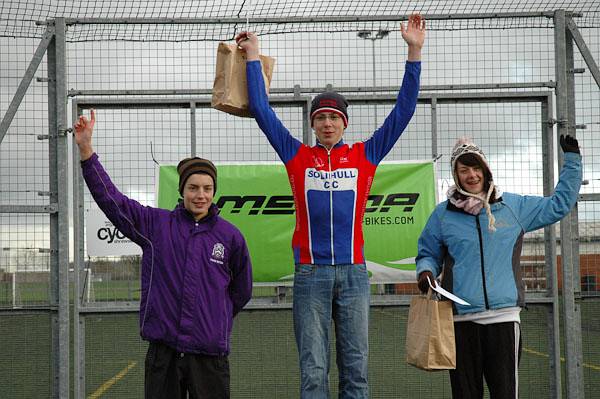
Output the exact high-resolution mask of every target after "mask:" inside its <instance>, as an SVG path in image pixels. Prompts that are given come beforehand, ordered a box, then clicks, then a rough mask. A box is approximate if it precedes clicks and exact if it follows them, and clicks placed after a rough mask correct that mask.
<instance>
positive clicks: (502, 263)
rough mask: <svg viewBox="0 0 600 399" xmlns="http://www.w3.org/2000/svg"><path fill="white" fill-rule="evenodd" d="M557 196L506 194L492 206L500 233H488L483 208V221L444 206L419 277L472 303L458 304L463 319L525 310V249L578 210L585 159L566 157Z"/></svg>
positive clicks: (428, 233) (433, 221)
mask: <svg viewBox="0 0 600 399" xmlns="http://www.w3.org/2000/svg"><path fill="white" fill-rule="evenodd" d="M564 155H565V157H564V159H565V162H564V166H563V168H562V170H561V172H560V177H559V181H558V184H557V185H556V188H555V191H554V194H553V195H551V196H549V197H538V196H522V195H517V194H511V193H503V194H502V197H501V198H500V199H499V201H497V202H495V203H493V204H491V210H492V213H493V215H494V217H495V218H496V223H495V226H496V231H495V232H491V231H489V230H488V228H487V226H488V218H487V215H486V213H485V210H484V209H482V210H481V212H480V214H479V215H477V216H474V215H471V214H468V213H466V212H464V211H463V210H462V209H459V208H456V207H455V206H453V205H452V204H451V203H450V202H449V201H444V202H442V203H441V204H439V205H438V206H437V207H436V208H435V209H434V211H433V213H432V214H431V216H430V217H429V220H428V222H427V224H426V226H425V228H424V230H423V232H422V233H421V236H420V237H419V243H418V255H417V258H416V263H417V276H418V275H419V274H420V273H421V272H423V271H427V270H428V271H430V272H432V273H433V275H434V276H438V275H439V274H440V273H441V271H442V266H443V265H444V267H445V270H444V277H443V281H442V286H443V287H444V288H445V289H447V290H448V291H450V292H452V293H454V294H456V295H457V296H459V297H460V298H462V299H464V300H466V301H467V302H469V303H470V305H469V306H465V305H459V304H455V310H456V312H457V313H458V314H465V313H474V312H481V311H485V310H490V309H501V308H506V307H513V306H523V305H524V295H523V282H522V279H521V266H520V257H521V246H522V244H523V235H524V234H525V233H526V232H529V231H533V230H537V229H540V228H542V227H544V226H547V225H550V224H552V223H555V222H557V221H559V220H560V219H562V218H563V217H564V216H565V215H567V214H568V213H569V211H570V210H571V209H572V208H573V206H574V205H575V202H576V200H577V194H578V193H579V187H580V186H581V178H582V172H581V156H580V155H579V154H576V153H573V152H567V153H565V154H564Z"/></svg>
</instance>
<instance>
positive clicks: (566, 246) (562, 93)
mask: <svg viewBox="0 0 600 399" xmlns="http://www.w3.org/2000/svg"><path fill="white" fill-rule="evenodd" d="M566 24H567V22H566V15H565V12H564V11H563V10H558V11H556V12H555V15H554V47H555V49H554V51H555V73H556V117H557V119H558V121H559V123H558V125H557V132H556V135H557V138H558V137H559V136H560V135H561V134H565V135H566V134H574V133H575V128H574V127H575V113H574V110H575V108H574V105H575V104H574V97H575V88H574V86H573V79H572V78H573V75H572V74H569V73H568V72H567V71H568V70H569V69H571V70H573V41H572V39H571V37H570V35H568V34H567V27H566ZM571 100H572V101H571ZM558 158H559V161H558V162H559V165H560V166H561V167H562V164H563V154H562V152H561V151H559V156H558ZM576 214H577V205H576V206H575V208H574V209H573V211H572V212H571V213H570V214H569V215H568V216H567V217H565V218H564V219H563V220H562V221H561V222H560V240H561V257H562V274H563V280H562V281H563V289H562V292H563V306H562V309H563V317H564V332H565V358H566V390H567V397H568V398H582V397H583V395H584V392H583V374H582V373H583V371H582V369H581V365H582V362H581V359H582V346H581V318H580V312H579V304H578V303H576V302H575V290H576V289H577V291H579V289H578V288H577V287H578V286H579V280H578V279H576V276H577V273H578V265H575V262H578V261H579V259H578V256H577V259H575V256H576V254H575V253H574V250H573V245H572V241H571V240H572V239H574V237H575V236H574V235H573V234H574V232H575V231H576V230H577V225H576V224H574V223H573V222H574V218H573V215H576ZM575 234H576V233H575ZM577 255H578V254H577ZM576 282H577V286H576V285H575V283H576Z"/></svg>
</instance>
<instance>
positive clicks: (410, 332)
mask: <svg viewBox="0 0 600 399" xmlns="http://www.w3.org/2000/svg"><path fill="white" fill-rule="evenodd" d="M406 362H407V363H408V364H411V365H413V366H415V367H417V368H420V369H422V370H427V371H434V370H448V369H455V368H456V343H455V341H454V318H453V316H452V302H450V301H438V300H435V299H432V298H431V289H430V290H429V293H428V295H416V296H413V297H412V300H411V301H410V309H409V311H408V324H407V327H406Z"/></svg>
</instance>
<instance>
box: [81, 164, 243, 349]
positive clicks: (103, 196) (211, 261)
mask: <svg viewBox="0 0 600 399" xmlns="http://www.w3.org/2000/svg"><path fill="white" fill-rule="evenodd" d="M81 168H82V171H83V177H84V179H85V182H86V183H87V186H88V188H89V190H90V192H91V194H92V196H93V197H94V200H95V201H96V203H97V204H98V206H99V207H100V209H101V210H102V211H103V212H104V213H105V214H106V216H107V217H108V219H109V220H110V221H111V222H112V223H113V224H114V225H115V226H116V227H117V228H118V229H119V230H120V231H121V232H122V233H123V234H125V235H126V236H127V237H128V238H130V239H131V240H132V241H134V242H135V243H136V244H138V245H139V246H140V247H142V251H143V255H142V270H141V280H142V284H141V285H142V290H141V301H140V334H141V336H142V338H144V339H145V340H148V341H152V342H162V343H164V344H166V345H168V346H170V347H172V348H173V349H175V350H177V351H178V352H185V353H201V354H207V355H221V356H222V355H227V354H228V353H229V340H230V335H231V329H232V326H233V317H234V316H235V315H236V314H237V313H238V312H239V311H240V310H241V309H242V307H243V306H244V305H245V304H246V303H247V302H248V301H249V300H250V297H251V294H252V268H251V264H250V257H249V255H248V248H247V246H246V242H245V240H244V237H243V236H242V234H241V233H240V231H239V230H238V229H237V228H236V227H235V226H234V225H233V224H231V223H229V222H227V221H226V220H225V219H223V218H221V217H220V216H219V215H218V209H217V207H216V206H215V205H214V204H213V205H212V206H211V208H210V209H209V214H208V215H207V216H206V217H204V218H202V219H201V220H200V221H198V222H196V221H195V220H194V218H193V217H192V215H191V214H190V213H189V212H188V211H187V210H186V209H185V208H184V207H183V204H179V205H178V206H177V207H176V208H175V209H174V210H172V211H168V210H165V209H160V208H152V207H148V206H143V205H141V204H140V203H138V202H137V201H134V200H132V199H130V198H127V197H126V196H125V195H123V194H122V193H120V192H119V190H118V189H117V188H116V187H115V186H114V184H113V183H112V182H111V180H110V178H109V177H108V174H107V173H106V171H105V170H104V168H103V167H102V165H101V164H100V161H99V160H98V156H97V155H96V154H93V155H92V157H91V158H89V159H87V160H85V161H83V162H81Z"/></svg>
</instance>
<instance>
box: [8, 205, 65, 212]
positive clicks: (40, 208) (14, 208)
mask: <svg viewBox="0 0 600 399" xmlns="http://www.w3.org/2000/svg"><path fill="white" fill-rule="evenodd" d="M56 212H58V211H57V208H56V206H55V205H53V204H50V205H0V213H50V214H52V213H56Z"/></svg>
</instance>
